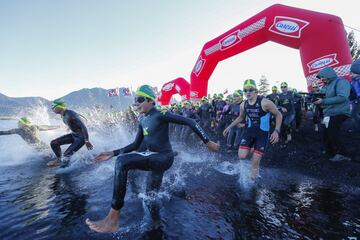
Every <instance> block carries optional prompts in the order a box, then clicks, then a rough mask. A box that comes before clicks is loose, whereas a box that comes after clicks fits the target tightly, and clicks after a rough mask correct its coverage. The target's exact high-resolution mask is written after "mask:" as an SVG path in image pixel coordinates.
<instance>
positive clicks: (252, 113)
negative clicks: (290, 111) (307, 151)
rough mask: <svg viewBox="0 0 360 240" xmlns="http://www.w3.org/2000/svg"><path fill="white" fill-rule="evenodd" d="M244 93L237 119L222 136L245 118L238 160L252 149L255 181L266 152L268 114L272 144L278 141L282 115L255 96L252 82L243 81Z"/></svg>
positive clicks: (273, 106) (252, 175) (272, 104)
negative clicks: (246, 120)
mask: <svg viewBox="0 0 360 240" xmlns="http://www.w3.org/2000/svg"><path fill="white" fill-rule="evenodd" d="M244 93H245V94H246V98H247V100H246V101H243V102H242V103H241V105H240V113H239V117H237V118H236V119H235V121H233V122H232V123H231V124H230V126H228V127H227V128H226V129H225V130H224V133H223V134H224V135H225V136H226V135H227V134H228V132H229V131H230V129H231V127H233V126H236V125H237V124H239V123H241V122H242V120H243V119H244V118H245V116H247V119H248V123H247V126H246V129H245V131H244V134H243V135H242V139H241V142H240V148H239V158H240V159H241V160H243V159H246V158H247V157H248V155H249V153H250V149H251V148H254V153H253V155H252V171H251V178H252V179H253V180H255V179H256V178H257V177H258V175H259V165H260V160H261V158H262V156H263V155H264V153H265V151H266V146H267V143H268V140H269V131H270V113H272V114H273V115H274V116H275V130H274V132H273V133H272V134H271V135H270V143H272V144H275V143H277V142H278V141H279V133H280V127H281V121H282V115H281V113H280V112H279V111H278V110H277V108H276V106H275V104H274V103H273V102H271V101H270V100H268V99H266V98H264V97H262V96H258V95H257V90H256V83H255V81H254V80H252V79H248V80H246V81H245V83H244Z"/></svg>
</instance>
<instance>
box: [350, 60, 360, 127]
mask: <svg viewBox="0 0 360 240" xmlns="http://www.w3.org/2000/svg"><path fill="white" fill-rule="evenodd" d="M350 74H351V77H352V82H351V85H352V86H353V88H354V90H355V92H356V95H357V96H356V99H355V100H354V101H353V102H352V112H351V117H352V118H353V121H354V124H355V129H356V130H357V131H360V59H357V60H356V61H355V62H353V64H352V65H351V69H350Z"/></svg>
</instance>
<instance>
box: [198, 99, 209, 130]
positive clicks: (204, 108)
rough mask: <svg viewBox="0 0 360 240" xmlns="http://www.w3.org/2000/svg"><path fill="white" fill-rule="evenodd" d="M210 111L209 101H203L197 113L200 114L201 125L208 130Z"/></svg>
mask: <svg viewBox="0 0 360 240" xmlns="http://www.w3.org/2000/svg"><path fill="white" fill-rule="evenodd" d="M211 111H212V106H211V104H210V103H207V102H205V103H203V104H201V106H200V109H199V115H200V119H201V126H202V127H203V128H204V129H205V130H207V131H209V130H210V128H211V113H212V112H211Z"/></svg>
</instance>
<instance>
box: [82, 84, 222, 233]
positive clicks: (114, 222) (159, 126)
mask: <svg viewBox="0 0 360 240" xmlns="http://www.w3.org/2000/svg"><path fill="white" fill-rule="evenodd" d="M135 95H136V97H135V105H136V107H137V110H138V112H139V113H140V114H144V116H143V117H142V118H141V119H140V123H139V127H138V132H137V134H136V138H135V141H134V142H133V143H131V144H129V145H128V146H126V147H124V148H121V149H117V150H115V151H111V152H103V153H101V154H99V155H98V156H96V157H95V160H96V161H98V162H100V161H105V160H108V159H110V158H112V157H114V156H118V157H117V159H116V164H115V177H114V191H113V198H112V202H111V209H110V211H109V213H108V215H107V216H106V218H105V219H103V220H101V221H96V222H95V221H90V220H89V219H86V224H87V225H88V226H89V228H90V229H92V230H94V231H96V232H101V233H106V232H116V231H117V230H118V227H119V216H120V209H121V208H122V207H123V205H124V198H125V194H126V182H127V175H128V171H129V170H134V169H139V170H143V171H150V173H149V178H148V180H147V188H146V191H147V193H150V192H151V191H153V192H157V191H158V190H159V189H160V186H161V183H162V179H163V175H164V173H165V171H166V170H168V169H169V168H170V167H171V166H172V164H173V161H174V156H175V154H174V152H173V149H172V147H171V144H170V140H169V123H176V124H182V125H187V126H189V127H190V128H191V129H192V130H193V131H194V132H195V133H196V134H197V135H198V136H199V137H200V138H201V140H202V141H203V142H204V143H205V144H206V145H207V147H208V148H209V149H210V150H212V151H217V150H218V149H219V145H218V144H216V143H214V142H212V141H210V140H209V139H208V137H207V135H206V134H205V132H204V130H203V129H202V128H201V127H200V125H199V124H198V123H196V122H195V121H194V120H193V119H189V118H186V117H183V116H180V115H176V114H172V113H170V112H165V111H164V112H160V111H159V110H157V109H156V108H155V98H156V96H155V92H154V90H153V89H152V87H150V86H149V85H143V86H141V87H139V88H138V90H137V91H136V94H135ZM140 145H141V146H144V147H146V151H145V152H133V151H136V150H138V149H139V147H140Z"/></svg>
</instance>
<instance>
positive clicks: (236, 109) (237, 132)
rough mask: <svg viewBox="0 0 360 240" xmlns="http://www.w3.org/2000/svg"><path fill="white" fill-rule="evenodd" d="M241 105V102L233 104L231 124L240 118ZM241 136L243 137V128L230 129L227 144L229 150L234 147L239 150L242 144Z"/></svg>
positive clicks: (231, 106)
mask: <svg viewBox="0 0 360 240" xmlns="http://www.w3.org/2000/svg"><path fill="white" fill-rule="evenodd" d="M240 104H241V102H240V103H233V104H231V105H230V116H231V119H230V122H233V121H235V119H236V118H237V117H238V116H239V113H240ZM242 123H245V120H243V122H242ZM241 135H242V128H239V127H238V126H233V127H232V128H230V131H229V134H228V137H227V142H226V143H227V146H228V148H231V147H234V148H235V149H237V148H238V147H239V144H240V140H241Z"/></svg>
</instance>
